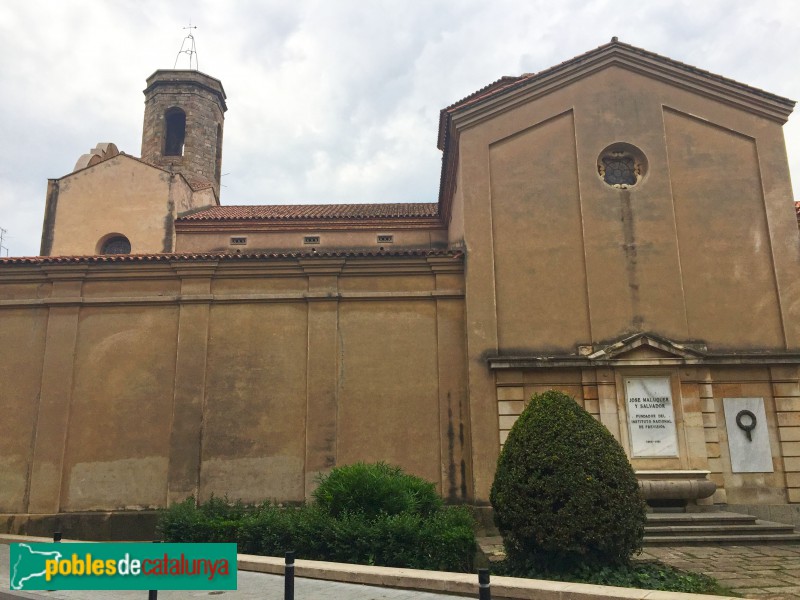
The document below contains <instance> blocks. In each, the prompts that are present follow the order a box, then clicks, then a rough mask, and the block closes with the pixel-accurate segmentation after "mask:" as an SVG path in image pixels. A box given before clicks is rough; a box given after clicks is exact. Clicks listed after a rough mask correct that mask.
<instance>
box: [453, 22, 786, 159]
mask: <svg viewBox="0 0 800 600" xmlns="http://www.w3.org/2000/svg"><path fill="white" fill-rule="evenodd" d="M610 66H620V67H623V68H626V69H629V70H631V71H635V72H637V73H641V74H643V75H646V76H648V77H651V78H654V79H658V80H661V81H664V82H667V83H670V84H671V85H676V86H682V87H685V88H687V89H689V90H691V91H693V92H695V93H698V94H701V95H704V96H708V97H711V98H714V99H715V100H718V101H720V102H723V103H725V104H732V105H734V106H737V107H739V108H742V109H744V110H747V111H749V112H753V113H756V114H758V115H760V116H762V117H766V118H768V119H772V120H774V121H778V122H779V123H781V124H783V123H785V122H786V121H787V119H788V118H789V115H790V114H791V113H792V110H794V105H795V102H794V101H793V100H789V99H788V98H784V97H782V96H778V95H777V94H772V93H770V92H766V91H764V90H760V89H758V88H755V87H752V86H749V85H746V84H744V83H740V82H738V81H735V80H733V79H728V78H727V77H723V76H721V75H716V74H714V73H711V72H709V71H704V70H703V69H698V68H697V67H693V66H691V65H687V64H685V63H682V62H680V61H677V60H672V59H671V58H667V57H666V56H661V55H660V54H656V53H655V52H650V51H649V50H645V49H643V48H638V47H636V46H632V45H630V44H625V43H623V42H620V41H619V40H618V39H617V38H612V40H611V42H609V43H608V44H603V45H602V46H600V47H598V48H595V49H594V50H590V51H589V52H586V53H585V54H581V55H580V56H576V57H575V58H572V59H570V60H567V61H564V62H562V63H560V64H558V65H556V66H554V67H550V68H549V69H545V70H544V71H540V72H538V73H526V74H525V75H521V76H519V77H503V78H501V79H499V80H498V81H496V82H494V83H492V84H490V85H489V86H486V87H485V88H483V89H481V90H478V92H475V93H473V94H470V95H469V96H467V97H466V98H463V99H461V100H459V101H458V102H456V103H455V104H452V105H450V106H448V107H447V108H445V109H443V110H442V111H441V114H440V127H439V147H440V148H441V149H444V142H445V132H446V130H447V124H446V123H447V121H452V120H453V119H454V118H455V119H456V120H458V121H461V120H463V119H464V118H465V117H467V116H468V115H470V120H471V118H472V117H471V114H472V113H484V112H486V111H489V112H495V111H497V110H505V109H507V108H508V107H509V104H511V105H514V104H518V103H520V102H527V101H529V100H531V99H532V98H536V97H539V96H543V95H545V94H547V93H549V92H551V91H553V90H555V89H558V88H560V87H563V86H565V85H568V84H570V83H572V82H574V81H577V80H578V79H582V78H584V77H586V76H588V75H591V74H592V73H595V72H597V71H599V70H602V69H605V68H607V67H610Z"/></svg>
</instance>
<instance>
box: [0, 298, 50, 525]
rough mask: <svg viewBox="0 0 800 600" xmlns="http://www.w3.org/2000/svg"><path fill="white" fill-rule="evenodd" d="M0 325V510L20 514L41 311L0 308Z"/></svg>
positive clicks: (40, 353)
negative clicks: (0, 356) (0, 430)
mask: <svg viewBox="0 0 800 600" xmlns="http://www.w3.org/2000/svg"><path fill="white" fill-rule="evenodd" d="M20 291H21V290H17V294H19V292H20ZM30 291H35V290H30ZM15 295H16V294H15ZM20 295H21V294H20ZM23 297H24V296H23ZM0 322H2V324H3V325H2V327H0V349H2V351H3V360H0V382H2V385H1V386H0V387H2V390H1V391H0V402H1V403H2V407H3V412H4V413H5V417H4V418H3V419H2V422H3V423H4V424H5V426H3V427H2V428H3V430H4V431H3V435H0V506H2V507H3V508H4V509H5V510H8V511H11V512H22V511H24V510H25V509H26V508H27V503H28V485H29V477H30V466H31V456H30V452H31V446H32V443H33V439H34V436H35V434H36V433H35V432H36V421H37V413H38V410H39V390H40V387H41V381H42V364H43V359H44V347H45V340H46V334H47V309H44V308H27V309H26V308H9V309H0Z"/></svg>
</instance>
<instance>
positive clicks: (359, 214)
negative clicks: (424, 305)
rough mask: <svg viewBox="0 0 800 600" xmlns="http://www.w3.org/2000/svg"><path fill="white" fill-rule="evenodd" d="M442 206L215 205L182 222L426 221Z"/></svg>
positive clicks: (426, 204) (182, 218)
mask: <svg viewBox="0 0 800 600" xmlns="http://www.w3.org/2000/svg"><path fill="white" fill-rule="evenodd" d="M438 214H439V213H438V204H436V203H433V202H416V203H407V204H270V205H252V206H214V207H211V208H209V209H207V210H203V211H200V212H196V213H193V214H191V215H187V216H185V217H180V218H179V219H177V220H178V221H251V220H270V221H288V220H306V219H314V220H319V219H394V218H403V217H410V218H421V217H422V218H424V217H436V216H437V215H438Z"/></svg>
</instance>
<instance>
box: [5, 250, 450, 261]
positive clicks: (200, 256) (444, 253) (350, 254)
mask: <svg viewBox="0 0 800 600" xmlns="http://www.w3.org/2000/svg"><path fill="white" fill-rule="evenodd" d="M462 254H463V253H462V252H461V251H460V250H432V249H430V248H419V249H405V250H358V249H353V250H323V251H319V252H316V251H314V250H310V251H297V252H253V253H250V254H245V253H241V254H238V253H236V254H231V253H227V252H196V253H190V254H103V255H92V256H10V257H3V258H0V265H25V264H31V265H53V264H88V263H142V262H173V261H192V260H259V259H260V260H265V259H266V260H269V259H285V258H378V257H420V258H424V257H428V256H440V257H451V258H459V257H461V256H462Z"/></svg>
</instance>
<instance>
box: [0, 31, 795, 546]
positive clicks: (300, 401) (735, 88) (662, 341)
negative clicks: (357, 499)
mask: <svg viewBox="0 0 800 600" xmlns="http://www.w3.org/2000/svg"><path fill="white" fill-rule="evenodd" d="M144 96H145V110H144V124H143V132H142V148H141V155H140V156H132V155H129V154H125V153H123V152H120V151H119V150H118V149H117V147H116V146H115V145H114V144H111V143H103V144H99V145H98V146H97V147H96V148H95V149H94V150H92V151H91V152H90V153H89V154H87V155H84V156H82V157H81V158H80V159H79V160H78V162H77V164H76V165H75V169H74V170H73V172H71V173H69V174H67V175H65V176H63V177H60V178H58V179H52V180H50V181H49V183H48V189H47V204H46V211H45V215H44V223H43V231H42V244H41V255H40V256H37V257H12V258H3V259H0V319H2V324H3V326H2V328H0V355H2V357H1V358H0V377H2V381H3V382H4V385H3V390H2V406H3V409H4V412H5V414H6V415H8V416H9V418H7V419H4V420H3V421H2V423H0V482H1V483H2V484H0V514H2V515H3V516H4V522H5V523H6V526H5V527H6V529H7V530H9V531H14V532H22V531H31V532H33V531H38V529H37V527H40V528H41V527H44V525H41V524H43V523H46V524H52V523H54V522H61V523H66V522H68V521H69V519H73V521H77V520H80V519H84V520H87V522H89V521H91V520H92V519H95V520H97V519H98V518H100V519H103V520H104V522H106V521H107V520H108V519H110V518H111V517H110V515H111V516H113V518H115V519H125V518H129V519H134V520H135V519H137V518H139V516H141V515H147V514H152V513H150V512H148V511H152V510H154V509H158V508H163V507H165V506H168V505H170V504H171V503H174V502H178V501H182V500H184V499H185V498H187V497H189V496H194V497H196V498H199V499H200V500H206V499H208V498H209V497H210V496H211V495H212V494H214V495H216V496H223V495H227V496H228V498H230V499H242V500H244V501H245V502H260V501H263V500H265V499H273V500H275V501H278V502H284V503H287V502H288V503H292V502H301V501H303V500H304V499H306V498H308V497H309V496H310V493H311V492H312V490H313V489H314V485H315V481H316V479H317V477H318V476H319V475H320V474H323V473H326V472H327V471H328V470H330V469H331V468H332V467H334V466H336V465H344V464H349V463H353V462H357V461H367V462H372V461H386V462H390V463H394V464H398V465H400V466H402V467H403V468H404V469H406V470H407V471H409V472H411V473H414V474H416V475H420V476H422V477H424V478H426V479H428V480H430V481H433V482H435V483H436V485H437V487H438V489H439V491H440V493H441V494H442V495H443V496H444V497H445V499H446V500H448V501H449V502H454V503H467V504H471V505H474V506H476V507H485V506H486V505H487V504H488V497H489V490H490V487H491V484H492V480H493V477H494V469H495V464H496V461H497V457H498V454H499V452H500V449H501V447H502V444H503V442H504V440H505V439H506V436H507V435H508V431H509V430H510V428H511V427H512V425H513V423H514V421H515V419H516V418H517V416H518V415H519V414H520V412H521V411H522V409H523V407H524V406H525V402H526V400H528V399H529V398H530V397H531V395H532V394H534V393H538V392H543V391H546V390H549V389H558V390H562V391H564V392H566V393H568V394H569V395H571V396H573V397H574V398H575V400H576V402H578V403H579V404H580V405H581V406H583V407H584V408H585V409H586V410H587V411H588V412H589V413H591V414H592V415H594V416H595V417H596V418H597V419H598V420H599V421H600V422H602V423H603V424H604V425H605V426H606V427H607V428H608V429H609V430H610V431H611V433H612V434H613V435H614V436H615V437H616V438H617V439H618V440H619V442H620V443H621V444H622V446H623V447H624V449H625V451H626V453H627V455H628V456H629V458H630V461H631V464H632V466H633V468H634V470H635V471H636V472H637V475H638V477H639V479H640V481H641V485H642V489H643V491H644V493H645V496H646V497H647V498H648V501H649V502H650V504H651V506H652V507H653V508H654V509H656V510H657V509H661V508H669V509H672V510H676V509H678V510H681V509H682V510H689V511H701V510H706V509H708V508H710V507H714V506H716V507H717V508H724V509H728V510H740V511H745V512H747V511H750V512H753V511H756V513H758V514H765V511H766V513H768V515H769V516H770V517H771V518H772V520H776V521H784V522H787V523H794V524H796V525H800V277H798V275H800V232H799V231H798V212H797V210H798V209H797V207H796V205H795V203H794V202H793V198H792V188H791V183H790V178H789V166H788V160H787V156H786V147H785V143H784V138H783V130H782V126H783V124H784V123H785V122H786V121H787V119H788V118H789V115H790V114H791V112H792V110H793V108H794V104H795V103H794V102H793V101H791V100H788V99H786V98H782V97H780V96H777V95H775V94H772V93H769V92H765V91H762V90H759V89H756V88H754V87H750V86H748V85H745V84H742V83H739V82H736V81H733V80H731V79H727V78H725V77H723V76H720V75H715V74H712V73H709V72H707V71H704V70H702V69H700V68H697V67H693V66H689V65H687V64H683V63H680V62H677V61H674V60H671V59H669V58H666V57H664V56H660V55H658V54H654V53H652V52H649V51H647V50H643V49H641V48H637V47H634V46H631V45H628V44H625V43H622V42H620V41H618V40H617V39H616V38H614V39H612V41H611V42H610V43H608V44H605V45H603V46H600V47H598V48H596V49H594V50H591V51H589V52H587V53H585V54H583V55H581V56H578V57H576V58H573V59H571V60H568V61H566V62H563V63H561V64H559V65H556V66H554V67H552V68H549V69H546V70H544V71H541V72H538V73H529V74H523V75H520V76H513V77H502V78H500V79H498V80H497V81H495V82H494V83H491V84H489V85H488V86H486V87H484V88H482V89H480V90H478V91H476V92H475V93H473V94H471V95H469V96H467V97H466V98H463V99H462V100H459V101H458V102H456V103H454V104H452V105H450V106H448V107H447V108H444V109H443V110H442V111H441V115H440V121H439V130H438V137H437V143H438V147H439V149H440V150H441V151H442V172H441V180H440V189H439V200H438V202H436V203H408V204H329V205H274V206H235V205H224V204H220V174H221V164H222V150H223V131H224V117H225V112H226V110H227V106H226V95H225V90H224V89H223V86H222V83H221V82H220V81H219V80H217V79H215V78H213V77H210V76H208V75H205V74H203V73H201V72H199V71H194V70H160V71H156V72H155V73H154V74H153V75H152V76H151V77H150V78H149V79H147V86H146V89H145V90H144ZM432 134H433V132H432ZM758 511H761V512H760V513H759V512H758ZM754 514H755V513H754ZM109 522H110V521H109ZM37 524H39V525H37ZM48 526H49V525H48ZM113 533H114V532H111V533H109V535H113Z"/></svg>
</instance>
